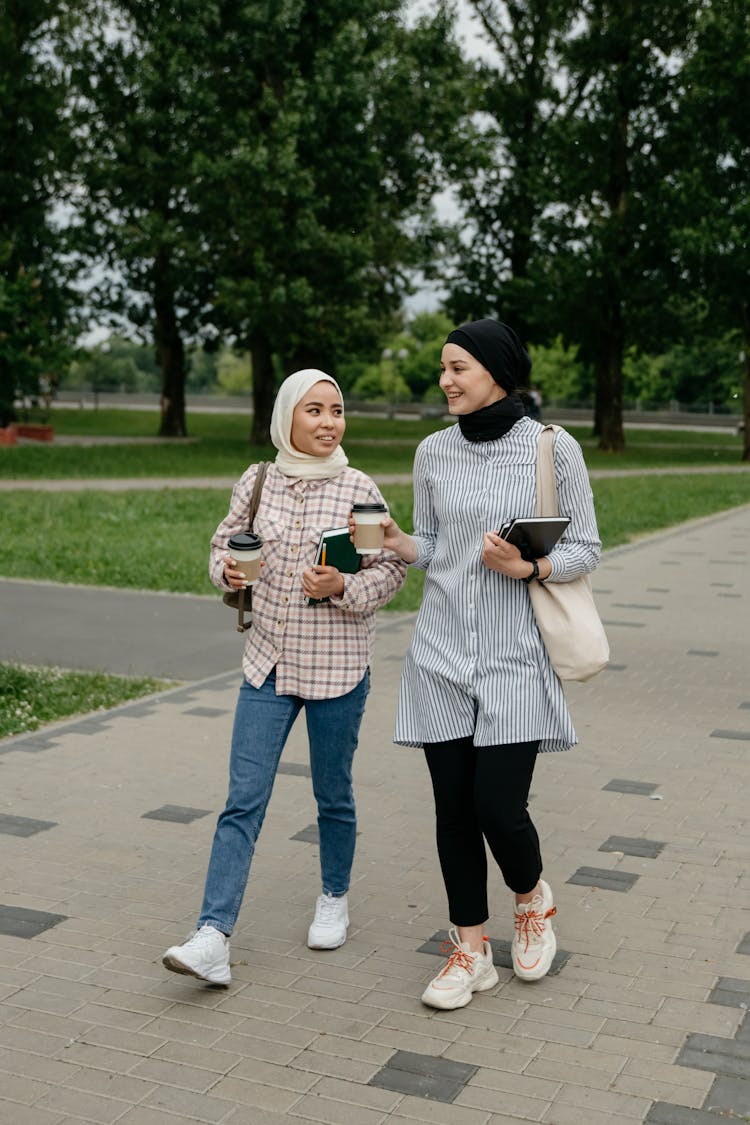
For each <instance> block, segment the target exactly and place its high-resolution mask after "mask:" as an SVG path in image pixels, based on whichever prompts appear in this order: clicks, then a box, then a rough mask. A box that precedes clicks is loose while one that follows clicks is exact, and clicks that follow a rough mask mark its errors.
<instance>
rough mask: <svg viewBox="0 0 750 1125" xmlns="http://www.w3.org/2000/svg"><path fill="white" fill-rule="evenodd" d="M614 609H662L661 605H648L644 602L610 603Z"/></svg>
mask: <svg viewBox="0 0 750 1125" xmlns="http://www.w3.org/2000/svg"><path fill="white" fill-rule="evenodd" d="M612 606H613V608H614V609H664V606H663V605H649V604H647V603H644V602H612Z"/></svg>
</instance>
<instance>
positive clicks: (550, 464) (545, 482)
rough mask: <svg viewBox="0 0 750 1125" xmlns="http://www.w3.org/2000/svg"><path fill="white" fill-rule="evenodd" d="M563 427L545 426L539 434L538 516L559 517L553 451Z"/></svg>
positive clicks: (537, 452) (537, 462)
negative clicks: (556, 437) (557, 436)
mask: <svg viewBox="0 0 750 1125" xmlns="http://www.w3.org/2000/svg"><path fill="white" fill-rule="evenodd" d="M561 429H562V426H545V427H544V428H543V429H542V431H541V433H540V434H539V441H538V443H537V448H536V514H537V515H538V516H557V515H559V514H560V513H559V510H558V507H557V480H556V479H555V458H554V455H553V452H552V451H553V449H554V445H555V434H556V433H557V431H558V430H561Z"/></svg>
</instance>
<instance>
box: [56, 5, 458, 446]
mask: <svg viewBox="0 0 750 1125" xmlns="http://www.w3.org/2000/svg"><path fill="white" fill-rule="evenodd" d="M399 8H400V0H363V2H362V3H361V4H359V5H358V6H357V8H356V10H352V8H351V5H348V4H344V3H342V0H285V2H282V3H278V4H269V3H268V2H267V0H245V2H244V3H242V4H237V3H236V2H235V0H206V2H204V0H200V2H199V0H169V2H166V0H119V3H117V4H116V5H113V4H110V3H108V2H107V0H101V7H100V8H99V14H98V22H97V25H96V28H95V33H94V34H93V35H92V36H91V39H90V43H89V45H88V47H87V51H88V57H86V55H84V56H83V57H82V58H81V59H80V66H79V70H78V74H79V78H80V83H81V89H82V91H83V93H84V97H85V104H86V109H87V113H88V116H87V117H84V119H83V121H82V126H81V128H82V130H83V132H84V135H85V136H86V137H87V139H88V142H89V145H88V155H87V160H86V163H85V166H84V168H83V174H84V177H85V180H86V183H87V185H88V192H89V197H88V200H87V202H86V204H85V206H84V207H83V208H82V212H81V223H80V227H79V229H80V231H81V237H82V242H83V245H84V246H86V243H87V242H88V245H87V249H88V252H89V254H91V255H98V256H100V257H104V258H105V259H106V261H107V264H108V265H109V266H110V271H111V272H110V276H109V278H108V279H107V281H106V282H105V283H103V284H102V285H101V286H100V290H101V295H102V301H103V303H104V304H105V305H110V306H111V307H113V308H114V310H115V312H116V313H118V314H120V315H122V314H124V315H126V316H127V318H128V319H129V320H131V321H133V322H135V323H137V324H140V325H142V326H143V327H144V328H145V327H146V326H148V325H149V324H153V332H154V339H155V343H156V347H157V351H158V353H159V357H160V363H161V366H162V370H163V379H164V389H163V394H162V427H161V432H162V433H165V434H168V433H177V434H179V433H184V432H185V419H184V385H185V340H186V339H188V340H191V341H197V340H199V339H205V338H206V337H210V336H211V335H212V334H213V335H214V336H215V335H217V334H219V335H221V336H222V337H223V338H224V339H226V340H228V341H230V342H231V343H232V345H233V346H235V347H236V348H237V350H238V351H241V352H242V351H247V352H249V353H250V355H251V357H252V374H253V397H254V407H255V417H254V422H253V440H254V441H259V442H260V441H265V440H266V439H267V435H268V422H269V419H270V411H271V404H272V401H273V395H274V391H275V385H276V380H277V378H278V376H279V375H280V374H282V373H284V372H285V371H288V370H291V369H293V368H294V367H298V366H303V365H313V364H314V365H315V366H326V365H327V366H331V367H333V366H334V365H335V363H336V362H337V360H338V359H339V358H340V357H342V356H345V355H346V354H347V352H348V351H349V350H350V349H353V348H357V347H360V346H363V345H364V344H365V343H371V342H372V341H373V340H374V339H376V338H377V337H378V335H379V333H380V332H381V331H382V330H383V328H384V327H385V326H388V327H390V320H391V317H392V315H393V313H394V311H395V310H396V309H397V307H398V304H399V300H400V296H401V294H402V292H403V291H404V290H405V288H406V286H407V284H408V279H407V276H406V273H405V267H407V266H408V265H409V263H410V262H411V261H412V260H414V259H415V256H416V251H415V249H414V240H413V238H412V237H410V235H409V233H408V232H407V230H406V226H405V221H406V219H407V218H408V217H409V214H410V212H416V211H417V210H418V209H419V208H420V207H421V206H425V205H426V201H427V200H428V198H429V196H430V194H431V191H432V185H433V181H432V166H433V164H434V160H433V159H432V157H431V155H430V152H431V145H432V136H431V131H432V129H433V127H434V126H440V125H441V123H442V122H443V121H444V120H445V119H447V118H448V117H449V116H450V114H451V113H452V112H453V110H452V108H451V107H450V105H449V106H448V107H447V108H446V107H445V106H443V105H442V103H437V102H436V100H435V99H434V98H432V97H431V93H430V85H429V77H428V75H429V70H430V68H432V67H433V66H434V65H435V62H436V59H439V58H441V57H445V56H446V53H448V54H449V53H450V43H449V36H448V28H449V25H450V21H449V17H448V16H447V15H446V14H445V13H444V12H443V11H442V9H439V10H438V12H437V14H436V15H434V16H432V17H430V18H429V19H426V20H424V21H422V23H421V24H419V25H418V26H417V27H416V28H414V29H412V30H407V29H406V28H405V27H404V25H403V24H402V23H401V21H400V19H399V15H398V12H399ZM113 15H114V16H115V17H116V18H117V23H116V31H117V34H114V35H113Z"/></svg>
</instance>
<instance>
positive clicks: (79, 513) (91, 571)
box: [0, 472, 750, 610]
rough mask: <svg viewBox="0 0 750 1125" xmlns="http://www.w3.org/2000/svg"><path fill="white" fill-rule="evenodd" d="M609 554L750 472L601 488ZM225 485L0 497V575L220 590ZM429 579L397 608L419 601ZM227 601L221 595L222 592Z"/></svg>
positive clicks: (739, 487)
mask: <svg viewBox="0 0 750 1125" xmlns="http://www.w3.org/2000/svg"><path fill="white" fill-rule="evenodd" d="M593 489H594V498H595V502H596V509H597V516H598V520H599V529H600V534H601V537H602V542H603V543H604V546H605V548H607V547H615V546H617V545H618V544H621V543H626V542H628V541H630V540H631V539H633V538H635V537H637V536H638V535H642V534H645V533H647V532H650V531H655V530H658V529H659V528H663V527H668V526H670V525H671V524H674V523H679V522H682V521H683V520H688V519H693V518H695V517H697V516H705V515H710V514H711V513H713V512H718V511H722V510H724V509H726V508H732V507H736V506H737V505H740V504H747V503H750V472H749V473H747V474H744V473H743V474H732V473H726V474H722V473H718V474H713V473H712V474H710V475H706V476H698V475H686V476H665V477H626V478H612V479H606V480H595V481H594V482H593ZM383 492H384V494H385V497H386V500H387V501H388V504H389V507H390V508H391V511H392V512H393V515H394V518H395V519H396V520H397V522H398V523H399V524H400V525H401V526H402V527H404V528H405V529H406V530H411V514H412V494H411V487H410V486H409V485H391V486H387V487H385V488H384V489H383ZM228 500H229V494H228V491H227V490H217V489H195V490H194V489H175V490H172V491H169V490H164V491H162V492H146V491H133V492H97V491H92V492H88V491H86V492H61V493H51V492H17V493H9V492H0V521H1V523H2V526H3V527H5V528H12V534H10V535H4V536H3V537H2V538H1V539H0V574H2V575H5V576H8V577H15V578H36V579H40V580H44V579H47V580H51V581H56V582H74V583H83V584H93V585H105V586H128V587H133V588H137V589H148V590H172V591H176V592H184V593H197V594H212V593H213V592H214V591H213V587H212V586H211V585H210V583H209V581H208V578H207V575H206V562H207V548H208V541H209V539H210V537H211V534H212V533H213V531H214V529H215V527H216V525H217V524H218V523H219V521H220V520H221V519H222V518H223V516H224V515H225V513H226V509H227V504H228ZM421 580H422V575H421V573H419V572H416V571H410V573H409V579H408V581H407V583H406V585H405V587H404V589H403V590H402V591H401V592H400V594H399V595H398V596H397V598H395V599H394V601H393V602H391V603H390V607H389V608H391V609H402V610H412V609H416V608H417V607H418V605H419V599H420V596H421ZM216 597H217V599H218V593H217V594H216Z"/></svg>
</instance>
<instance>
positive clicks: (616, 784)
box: [602, 777, 659, 797]
mask: <svg viewBox="0 0 750 1125" xmlns="http://www.w3.org/2000/svg"><path fill="white" fill-rule="evenodd" d="M658 788H659V786H658V784H656V783H655V782H652V781H628V780H626V779H625V778H622V777H615V778H613V779H612V781H608V782H607V784H606V785H602V789H609V790H611V791H612V792H613V793H634V794H636V795H637V796H639V797H648V796H649V795H650V794H651V793H653V792H654V790H655V789H658Z"/></svg>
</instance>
